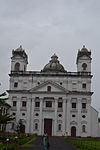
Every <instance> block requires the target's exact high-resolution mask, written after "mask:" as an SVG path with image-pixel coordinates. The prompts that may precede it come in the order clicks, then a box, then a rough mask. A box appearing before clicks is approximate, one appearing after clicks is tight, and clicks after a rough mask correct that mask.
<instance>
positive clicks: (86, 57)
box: [76, 45, 92, 73]
mask: <svg viewBox="0 0 100 150" xmlns="http://www.w3.org/2000/svg"><path fill="white" fill-rule="evenodd" d="M91 60H92V58H91V51H89V50H88V49H87V48H86V47H85V45H83V48H82V49H81V50H79V51H78V54H77V60H76V64H77V72H89V73H91Z"/></svg>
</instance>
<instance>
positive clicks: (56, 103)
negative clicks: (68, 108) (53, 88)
mask: <svg viewBox="0 0 100 150" xmlns="http://www.w3.org/2000/svg"><path fill="white" fill-rule="evenodd" d="M57 108H58V99H57V98H56V99H55V121H54V133H53V135H55V136H56V135H57Z"/></svg>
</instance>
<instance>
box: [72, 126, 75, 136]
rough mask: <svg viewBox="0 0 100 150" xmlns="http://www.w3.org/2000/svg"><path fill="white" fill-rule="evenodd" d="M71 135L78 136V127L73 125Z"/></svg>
mask: <svg viewBox="0 0 100 150" xmlns="http://www.w3.org/2000/svg"><path fill="white" fill-rule="evenodd" d="M71 136H72V137H75V136H76V127H74V126H73V127H71Z"/></svg>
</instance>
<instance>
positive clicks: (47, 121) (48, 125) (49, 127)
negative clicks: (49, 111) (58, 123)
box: [44, 119, 52, 136]
mask: <svg viewBox="0 0 100 150" xmlns="http://www.w3.org/2000/svg"><path fill="white" fill-rule="evenodd" d="M44 131H46V132H47V133H48V135H49V136H52V119H44Z"/></svg>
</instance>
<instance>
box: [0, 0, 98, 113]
mask: <svg viewBox="0 0 100 150" xmlns="http://www.w3.org/2000/svg"><path fill="white" fill-rule="evenodd" d="M99 28H100V1H99V0H29V1H28V0H0V82H1V86H0V90H1V91H5V90H6V89H8V88H9V76H8V74H9V72H10V57H11V51H12V49H16V48H18V47H19V45H22V46H23V48H24V49H25V50H26V53H27V54H28V57H29V64H28V70H41V69H42V68H43V67H44V65H45V64H46V63H47V62H48V61H49V59H50V57H51V56H52V55H53V54H54V53H56V54H57V55H58V57H59V60H60V62H61V64H63V65H64V67H65V68H66V70H67V71H76V56H77V51H78V49H81V48H82V46H83V45H86V47H87V48H88V49H91V51H92V58H93V60H92V74H93V75H94V77H93V79H92V81H93V82H92V91H94V95H93V97H92V105H93V106H94V107H95V108H96V109H97V110H98V109H99V108H100V102H99V91H100V84H99V80H100V69H99V68H100V67H99V57H100V56H99V55H100V29H99Z"/></svg>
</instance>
